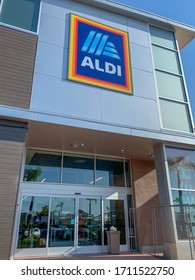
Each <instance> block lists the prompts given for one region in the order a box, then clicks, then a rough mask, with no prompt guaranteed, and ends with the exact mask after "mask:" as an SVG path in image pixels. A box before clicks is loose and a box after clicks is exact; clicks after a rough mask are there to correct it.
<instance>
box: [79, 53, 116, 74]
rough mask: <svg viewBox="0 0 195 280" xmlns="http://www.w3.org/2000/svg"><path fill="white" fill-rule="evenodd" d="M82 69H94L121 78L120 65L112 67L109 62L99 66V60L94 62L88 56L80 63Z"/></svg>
mask: <svg viewBox="0 0 195 280" xmlns="http://www.w3.org/2000/svg"><path fill="white" fill-rule="evenodd" d="M81 66H82V67H89V68H90V69H94V70H97V71H100V72H105V73H107V74H111V75H115V74H116V75H117V76H119V77H120V76H121V66H120V65H114V64H112V63H110V62H107V61H105V62H104V63H102V64H101V65H100V60H99V59H95V60H94V62H93V61H92V58H91V57H89V56H85V57H84V59H83V61H82V63H81Z"/></svg>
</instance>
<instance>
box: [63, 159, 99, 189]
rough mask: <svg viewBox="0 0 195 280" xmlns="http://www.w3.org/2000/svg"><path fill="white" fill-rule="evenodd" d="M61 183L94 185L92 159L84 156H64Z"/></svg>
mask: <svg viewBox="0 0 195 280" xmlns="http://www.w3.org/2000/svg"><path fill="white" fill-rule="evenodd" d="M62 181H63V183H70V184H88V185H89V184H90V185H94V159H93V158H92V157H86V156H85V157H84V156H82V157H81V156H74V155H65V156H64V158H63V179H62Z"/></svg>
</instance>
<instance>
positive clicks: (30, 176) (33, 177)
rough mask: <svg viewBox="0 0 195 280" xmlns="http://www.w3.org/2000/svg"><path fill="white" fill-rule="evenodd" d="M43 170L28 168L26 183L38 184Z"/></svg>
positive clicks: (26, 170)
mask: <svg viewBox="0 0 195 280" xmlns="http://www.w3.org/2000/svg"><path fill="white" fill-rule="evenodd" d="M41 172H42V171H41V168H40V167H37V168H34V169H32V168H27V169H25V171H24V181H33V182H36V181H37V179H38V177H39V176H40V175H41Z"/></svg>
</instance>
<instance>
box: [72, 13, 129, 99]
mask: <svg viewBox="0 0 195 280" xmlns="http://www.w3.org/2000/svg"><path fill="white" fill-rule="evenodd" d="M68 79H70V80H73V81H77V82H80V83H86V84H90V85H94V86H98V87H103V88H107V89H111V90H115V91H121V92H125V93H130V94H131V93H132V82H131V69H130V55H129V40H128V33H127V32H124V31H121V30H118V29H115V28H112V27H110V26H107V25H104V24H100V23H98V22H95V21H91V20H88V19H85V18H82V17H80V16H77V15H74V14H71V24H70V46H69V69H68Z"/></svg>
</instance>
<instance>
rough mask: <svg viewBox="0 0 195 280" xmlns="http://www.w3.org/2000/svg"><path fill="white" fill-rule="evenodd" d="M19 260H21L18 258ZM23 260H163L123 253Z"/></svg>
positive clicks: (150, 256)
mask: <svg viewBox="0 0 195 280" xmlns="http://www.w3.org/2000/svg"><path fill="white" fill-rule="evenodd" d="M17 259H19V258H17ZM22 260H162V258H161V257H159V256H152V255H148V254H141V253H136V252H135V253H129V252H127V253H121V254H119V255H110V254H106V253H105V254H78V255H77V254H74V255H63V256H43V257H27V258H22Z"/></svg>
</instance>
